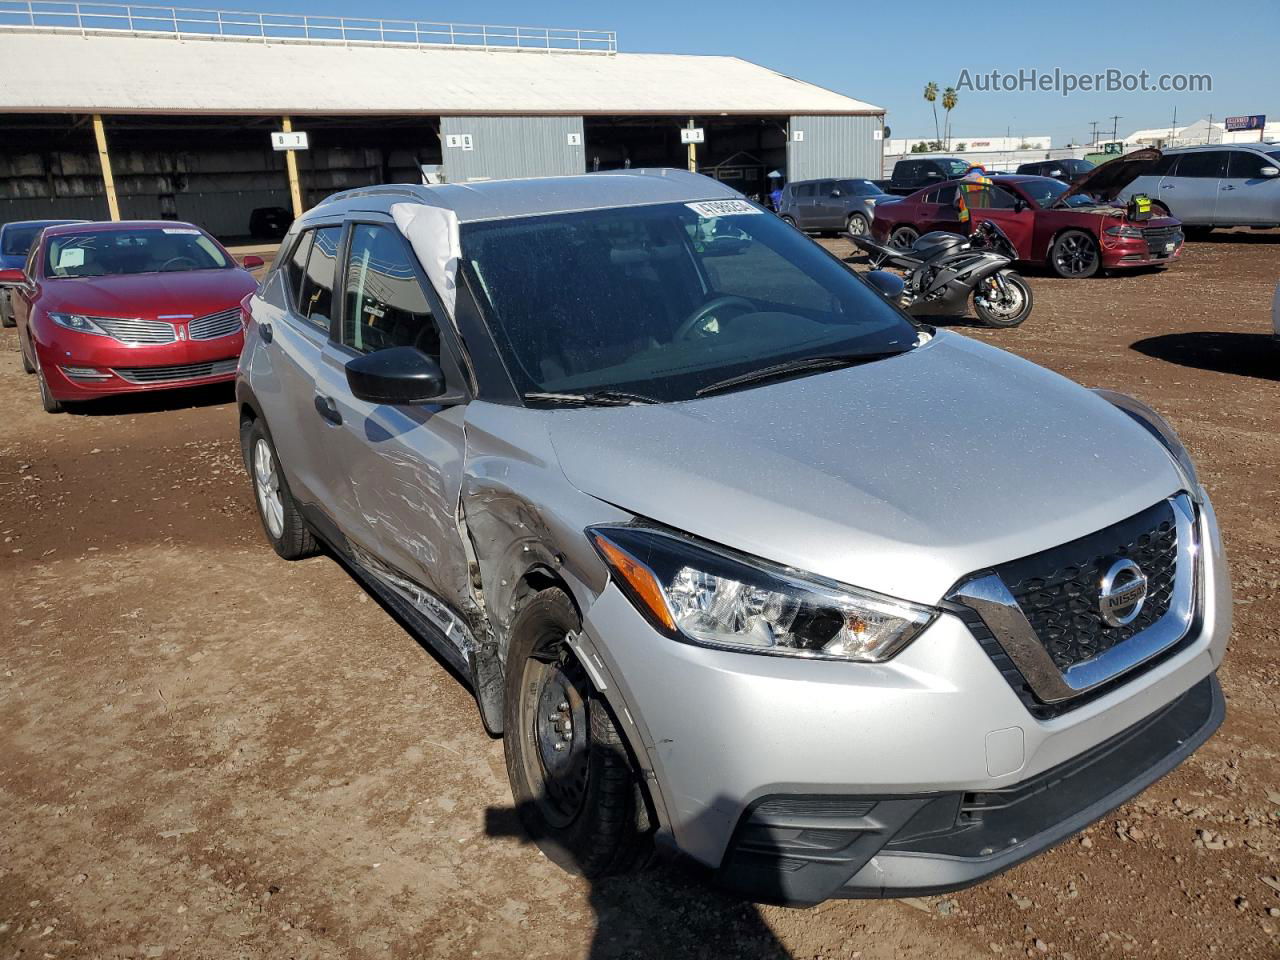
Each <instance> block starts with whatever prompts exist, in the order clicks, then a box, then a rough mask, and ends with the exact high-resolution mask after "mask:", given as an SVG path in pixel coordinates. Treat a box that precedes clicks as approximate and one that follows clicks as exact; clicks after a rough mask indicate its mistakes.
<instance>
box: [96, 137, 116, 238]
mask: <svg viewBox="0 0 1280 960" xmlns="http://www.w3.org/2000/svg"><path fill="white" fill-rule="evenodd" d="M93 137H94V139H95V140H97V141H98V162H99V163H100V164H102V184H103V186H104V187H106V190H107V211H108V212H109V213H110V214H111V219H112V220H119V219H120V202H119V201H118V200H117V199H116V178H115V177H114V176H112V175H111V155H110V154H109V153H107V133H106V131H105V130H103V129H102V117H101V116H99V115H98V114H96V113H95V114H94V115H93Z"/></svg>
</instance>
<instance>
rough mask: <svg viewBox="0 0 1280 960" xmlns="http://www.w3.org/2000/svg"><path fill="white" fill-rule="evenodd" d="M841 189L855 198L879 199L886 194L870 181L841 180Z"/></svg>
mask: <svg viewBox="0 0 1280 960" xmlns="http://www.w3.org/2000/svg"><path fill="white" fill-rule="evenodd" d="M840 189H842V190H844V191H845V192H846V193H849V194H852V195H853V196H855V197H878V196H879V195H880V194H882V193H884V191H883V190H881V189H880V188H879V187H877V186H876V185H875V184H874V183H872V182H871V181H870V180H841V181H840Z"/></svg>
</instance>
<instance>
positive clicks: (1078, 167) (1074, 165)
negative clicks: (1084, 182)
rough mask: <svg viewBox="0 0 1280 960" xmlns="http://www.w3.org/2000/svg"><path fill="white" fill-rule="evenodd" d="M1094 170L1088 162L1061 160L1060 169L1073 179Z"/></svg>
mask: <svg viewBox="0 0 1280 960" xmlns="http://www.w3.org/2000/svg"><path fill="white" fill-rule="evenodd" d="M1093 168H1094V165H1093V164H1092V163H1090V162H1089V161H1088V160H1063V161H1062V169H1063V170H1065V171H1067V173H1069V174H1071V175H1072V176H1073V177H1078V176H1080V175H1081V174H1082V173H1088V172H1089V171H1090V170H1092V169H1093Z"/></svg>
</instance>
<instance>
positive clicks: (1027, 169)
mask: <svg viewBox="0 0 1280 960" xmlns="http://www.w3.org/2000/svg"><path fill="white" fill-rule="evenodd" d="M1093 168H1094V164H1092V163H1090V162H1089V161H1088V160H1076V159H1073V158H1072V157H1067V158H1065V159H1063V160H1037V161H1035V162H1034V163H1022V164H1019V165H1018V170H1017V172H1018V174H1019V175H1020V176H1022V175H1025V176H1029V177H1053V179H1055V180H1061V181H1062V182H1063V183H1070V182H1071V181H1072V180H1075V179H1076V178H1077V177H1083V176H1084V175H1085V174H1086V173H1088V172H1089V171H1090V170H1092V169H1093Z"/></svg>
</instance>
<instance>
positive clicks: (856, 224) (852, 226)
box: [849, 213, 869, 237]
mask: <svg viewBox="0 0 1280 960" xmlns="http://www.w3.org/2000/svg"><path fill="white" fill-rule="evenodd" d="M868 228H869V227H868V224H867V218H866V217H864V216H863V215H862V214H860V213H855V214H853V216H851V217H850V218H849V233H850V234H851V235H853V236H855V237H863V236H866V234H867V230H868Z"/></svg>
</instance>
